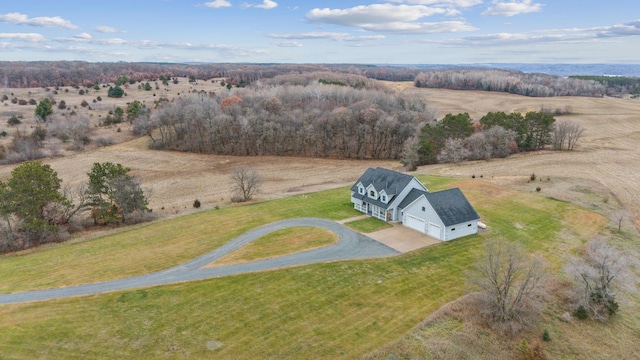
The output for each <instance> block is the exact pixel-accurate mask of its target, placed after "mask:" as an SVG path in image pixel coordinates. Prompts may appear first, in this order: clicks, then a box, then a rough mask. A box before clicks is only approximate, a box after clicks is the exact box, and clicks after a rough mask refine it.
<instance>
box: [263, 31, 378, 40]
mask: <svg viewBox="0 0 640 360" xmlns="http://www.w3.org/2000/svg"><path fill="white" fill-rule="evenodd" d="M267 36H269V37H270V38H273V39H294V40H333V41H374V40H382V39H384V38H385V37H384V36H383V35H373V36H353V35H351V34H349V33H338V32H321V31H318V32H306V33H298V34H269V35H267Z"/></svg>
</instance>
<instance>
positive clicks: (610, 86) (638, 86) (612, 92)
mask: <svg viewBox="0 0 640 360" xmlns="http://www.w3.org/2000/svg"><path fill="white" fill-rule="evenodd" d="M569 78H570V79H579V80H592V81H597V82H599V83H601V84H602V85H604V86H605V87H606V89H607V90H606V93H607V95H608V96H622V95H625V94H631V95H634V96H635V97H638V96H640V78H637V77H627V76H586V75H581V76H578V75H576V76H569Z"/></svg>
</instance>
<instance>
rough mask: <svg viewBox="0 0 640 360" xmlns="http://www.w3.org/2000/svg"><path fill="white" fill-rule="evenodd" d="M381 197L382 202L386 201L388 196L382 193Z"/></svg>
mask: <svg viewBox="0 0 640 360" xmlns="http://www.w3.org/2000/svg"><path fill="white" fill-rule="evenodd" d="M381 199H382V202H385V203H386V202H387V197H386V196H385V195H382V197H381Z"/></svg>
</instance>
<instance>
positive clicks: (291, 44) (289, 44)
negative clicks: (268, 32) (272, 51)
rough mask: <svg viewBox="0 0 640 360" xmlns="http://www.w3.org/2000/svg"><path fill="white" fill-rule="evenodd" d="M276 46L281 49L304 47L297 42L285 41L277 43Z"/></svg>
mask: <svg viewBox="0 0 640 360" xmlns="http://www.w3.org/2000/svg"><path fill="white" fill-rule="evenodd" d="M275 45H276V46H279V47H303V46H304V45H302V43H299V42H297V41H283V42H278V43H275Z"/></svg>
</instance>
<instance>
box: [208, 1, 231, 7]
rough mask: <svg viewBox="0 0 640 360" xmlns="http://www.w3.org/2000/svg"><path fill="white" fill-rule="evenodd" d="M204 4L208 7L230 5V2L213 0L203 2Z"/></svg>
mask: <svg viewBox="0 0 640 360" xmlns="http://www.w3.org/2000/svg"><path fill="white" fill-rule="evenodd" d="M204 6H206V7H210V8H222V7H230V6H231V3H230V2H229V1H227V0H214V1H209V2H206V3H204Z"/></svg>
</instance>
